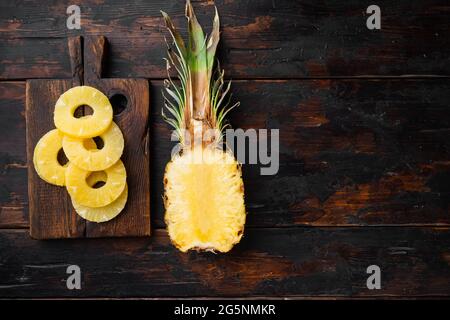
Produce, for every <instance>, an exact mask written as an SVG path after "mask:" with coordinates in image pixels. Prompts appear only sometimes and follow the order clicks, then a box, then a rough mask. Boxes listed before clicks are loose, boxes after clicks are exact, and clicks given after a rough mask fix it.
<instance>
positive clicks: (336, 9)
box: [0, 0, 450, 79]
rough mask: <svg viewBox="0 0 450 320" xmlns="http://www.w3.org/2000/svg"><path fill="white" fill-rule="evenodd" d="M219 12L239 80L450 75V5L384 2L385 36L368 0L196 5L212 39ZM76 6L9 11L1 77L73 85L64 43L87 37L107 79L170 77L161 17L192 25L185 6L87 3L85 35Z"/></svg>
mask: <svg viewBox="0 0 450 320" xmlns="http://www.w3.org/2000/svg"><path fill="white" fill-rule="evenodd" d="M214 4H215V5H217V6H218V9H219V12H220V14H221V21H222V33H221V35H222V41H221V45H220V48H219V57H220V58H221V61H222V65H223V66H224V67H225V69H226V70H227V74H228V75H229V76H230V77H232V78H234V79H236V78H242V79H243V78H298V77H330V76H364V75H374V76H386V75H390V76H392V75H396V76H397V75H410V74H416V75H417V74H419V75H430V74H434V75H446V76H448V75H450V69H449V68H450V63H448V62H449V59H450V58H449V57H450V38H449V37H448V36H447V33H448V30H449V28H450V5H449V3H448V1H446V0H427V1H423V0H415V1H411V0H400V1H388V0H380V1H378V2H377V5H378V6H380V8H381V17H382V18H381V30H375V31H373V30H369V29H368V28H367V27H366V19H367V17H368V15H367V14H366V13H365V12H366V8H367V7H368V5H369V4H368V3H367V2H366V1H361V0H352V1H324V2H317V1H314V0H308V1H301V2H298V1H289V0H282V1H277V2H273V1H272V0H262V1H254V0H239V1H237V0H233V1H216V2H204V1H202V2H196V3H194V6H195V8H196V12H197V14H198V16H199V20H200V21H201V22H202V23H203V24H204V25H205V26H207V27H206V30H207V31H208V32H209V30H210V23H211V20H212V16H213V5H214ZM66 8H67V4H63V3H60V2H57V1H50V0H46V1H39V3H37V2H35V3H26V5H24V4H23V3H22V2H21V1H18V0H16V1H9V3H7V4H2V5H1V10H0V36H1V37H2V39H0V61H2V63H1V67H0V78H16V79H17V78H26V77H61V76H62V77H66V75H67V74H68V73H69V72H70V67H69V59H68V54H66V55H64V54H63V53H64V52H66V51H65V50H67V49H66V45H65V40H64V39H62V37H66V36H70V35H87V34H91V35H92V34H97V35H98V34H101V35H105V36H107V37H108V39H109V40H110V43H111V52H112V55H111V59H110V60H109V61H108V65H109V68H108V71H107V72H108V73H107V74H106V76H107V77H145V78H162V77H165V69H164V62H163V60H162V58H163V57H164V55H165V53H164V50H165V45H164V42H163V37H164V36H167V34H166V31H165V29H164V27H163V21H162V18H161V15H160V12H159V10H164V11H166V12H168V13H169V14H170V15H171V16H172V17H173V18H174V21H175V24H176V25H177V26H182V27H183V28H184V27H185V25H186V24H185V19H184V14H183V12H184V1H152V2H148V1H145V0H137V1H133V2H126V1H123V0H108V1H105V0H88V1H83V3H82V4H81V12H82V21H81V24H82V29H81V30H68V29H67V27H66V18H67V14H66ZM21 37H37V38H36V39H17V38H21ZM42 37H61V39H59V40H58V39H42ZM58 41H59V43H58ZM30 48H33V50H29V49H30ZM66 53H67V52H66Z"/></svg>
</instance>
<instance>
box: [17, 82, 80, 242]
mask: <svg viewBox="0 0 450 320" xmlns="http://www.w3.org/2000/svg"><path fill="white" fill-rule="evenodd" d="M70 88H72V80H71V79H68V80H29V81H27V89H26V90H27V93H26V97H27V103H26V118H27V155H28V162H27V163H28V201H29V212H30V235H31V237H33V238H35V239H54V238H79V237H83V236H84V230H85V224H84V221H83V219H82V218H81V217H80V216H79V215H78V214H77V213H76V212H75V209H74V208H73V207H72V202H71V200H70V196H69V194H68V193H67V190H66V188H64V187H58V186H55V185H51V184H49V183H47V182H45V181H44V180H42V179H41V178H40V177H39V176H38V174H37V173H36V171H35V169H34V165H33V154H34V148H35V147H36V144H37V143H38V141H39V139H40V138H42V136H43V135H44V134H46V133H47V132H48V131H50V130H53V129H55V125H54V123H53V110H54V109H55V103H56V100H58V98H59V96H60V95H61V94H63V93H64V92H65V91H67V90H69V89H70Z"/></svg>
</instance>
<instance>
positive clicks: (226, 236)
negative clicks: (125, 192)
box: [164, 147, 246, 252]
mask: <svg viewBox="0 0 450 320" xmlns="http://www.w3.org/2000/svg"><path fill="white" fill-rule="evenodd" d="M164 181H165V196H166V197H165V207H166V215H165V219H166V223H167V226H168V231H169V235H170V238H171V239H172V241H173V243H174V244H175V245H176V246H177V247H178V248H179V249H180V250H181V251H183V252H184V251H187V250H189V249H203V250H218V251H221V252H227V251H229V250H230V249H231V248H232V247H233V245H234V244H236V243H238V242H239V241H240V239H241V237H242V233H243V229H244V224H245V218H246V212H245V205H244V186H243V182H242V178H241V168H240V165H239V164H238V163H237V162H236V160H235V159H234V157H233V155H232V154H230V153H228V152H223V151H222V150H218V149H214V148H205V149H203V148H201V147H199V148H196V149H194V151H190V152H184V153H183V155H182V156H176V157H174V158H173V159H172V161H171V162H169V163H168V164H167V167H166V172H165V179H164Z"/></svg>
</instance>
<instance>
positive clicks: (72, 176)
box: [66, 160, 127, 208]
mask: <svg viewBox="0 0 450 320" xmlns="http://www.w3.org/2000/svg"><path fill="white" fill-rule="evenodd" d="M104 171H105V173H106V175H107V180H106V183H105V185H104V186H102V187H101V188H98V189H94V188H91V186H89V185H88V182H87V181H86V180H87V178H88V176H89V174H90V172H89V171H87V170H83V169H81V168H79V167H77V166H76V165H74V164H73V163H69V166H68V167H67V170H66V188H67V191H68V192H69V194H70V196H71V197H72V198H73V200H75V201H76V202H77V203H78V204H80V205H83V206H87V207H91V208H98V207H104V206H106V205H108V204H110V203H111V202H113V201H114V200H116V199H117V198H118V197H119V196H120V195H121V193H122V191H123V190H124V188H125V185H126V178H127V174H126V171H125V166H124V165H123V162H122V161H121V160H119V161H117V162H116V164H114V165H113V166H112V167H109V168H108V169H106V170H104Z"/></svg>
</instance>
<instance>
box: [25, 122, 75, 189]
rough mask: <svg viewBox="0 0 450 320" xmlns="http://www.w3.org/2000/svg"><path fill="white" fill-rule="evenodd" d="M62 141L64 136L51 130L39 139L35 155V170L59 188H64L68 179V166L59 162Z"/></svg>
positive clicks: (42, 177)
mask: <svg viewBox="0 0 450 320" xmlns="http://www.w3.org/2000/svg"><path fill="white" fill-rule="evenodd" d="M62 140H63V134H62V133H61V132H60V131H59V130H58V129H54V130H51V131H49V132H47V133H46V134H45V135H43V136H42V138H41V139H39V141H38V143H37V144H36V147H35V148H34V154H33V164H34V168H35V170H36V172H37V174H38V175H39V177H41V179H43V180H45V181H46V182H48V183H51V184H54V185H57V186H64V185H65V179H66V178H65V172H66V167H67V164H66V165H62V164H60V163H59V161H58V153H59V152H60V151H61V150H62Z"/></svg>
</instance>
